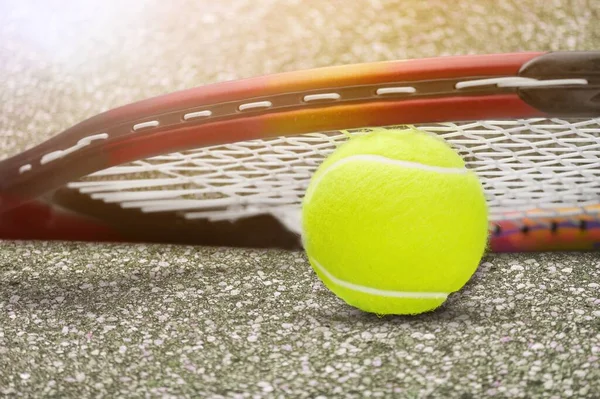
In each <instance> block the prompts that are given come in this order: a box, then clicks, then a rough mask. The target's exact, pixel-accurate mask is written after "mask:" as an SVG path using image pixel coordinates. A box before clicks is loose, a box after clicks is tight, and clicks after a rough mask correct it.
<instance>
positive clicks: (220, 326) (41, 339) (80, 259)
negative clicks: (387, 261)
mask: <svg viewBox="0 0 600 399" xmlns="http://www.w3.org/2000/svg"><path fill="white" fill-rule="evenodd" d="M599 281H600V259H599V258H598V256H597V255H592V254H590V255H572V254H555V255H551V254H545V255H539V256H530V255H520V256H514V255H511V256H508V255H501V256H500V255H497V256H490V257H488V258H486V259H485V260H484V262H483V264H482V266H481V267H480V269H479V270H478V272H477V273H476V275H475V276H474V277H473V279H472V280H471V282H470V283H469V284H468V285H467V287H465V289H464V290H463V291H462V292H460V293H458V294H455V295H453V296H452V297H451V298H450V299H449V301H448V302H447V304H446V305H445V306H444V307H443V308H442V309H441V310H440V311H437V312H434V313H431V314H427V315H422V316H418V317H385V318H378V317H377V316H373V315H368V314H364V313H361V312H359V311H357V310H354V309H352V308H350V307H348V306H346V305H345V304H344V303H343V302H342V301H340V300H338V299H337V298H336V297H334V296H333V295H332V294H331V293H330V292H329V291H327V289H326V288H324V286H323V285H322V284H321V283H320V282H319V281H318V280H317V279H316V278H315V275H314V274H313V272H312V271H311V269H310V267H309V266H307V261H306V258H305V257H304V255H303V254H301V253H297V252H278V251H250V250H247V251H240V250H235V251H232V250H224V249H215V248H192V247H171V246H114V245H81V244H62V245H61V244H46V245H44V244H23V243H6V244H4V245H3V251H2V252H0V292H2V297H1V298H0V308H1V309H2V313H1V314H0V355H1V356H2V357H1V359H2V360H0V386H2V388H0V393H2V394H4V395H7V396H9V397H10V396H17V395H18V393H25V394H30V393H32V392H36V393H37V394H44V395H57V396H70V397H75V396H78V397H97V396H105V397H114V396H119V395H120V396H123V397H144V396H152V397H156V396H158V397H180V396H185V395H188V396H196V397H240V398H242V397H262V396H271V395H273V396H275V395H277V396H279V397H318V396H319V395H323V396H325V397H340V396H347V397H357V398H358V397H365V396H366V397H370V396H373V397H402V398H413V397H440V398H442V397H461V398H481V397H486V396H497V397H527V398H533V397H536V398H537V397H540V398H542V397H544V398H545V397H552V398H565V397H576V398H582V397H590V398H591V397H599V393H600V360H599V359H600V288H599V287H600V286H599V284H598V282H599ZM266 394H269V395H266Z"/></svg>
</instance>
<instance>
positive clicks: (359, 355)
mask: <svg viewBox="0 0 600 399" xmlns="http://www.w3.org/2000/svg"><path fill="white" fill-rule="evenodd" d="M598 20H600V2H599V1H598V0H507V1H491V0H490V1H481V0H477V1H476V0H464V1H460V2H451V1H448V0H427V1H424V0H404V1H391V0H390V1H388V0H372V1H358V0H357V1H352V2H351V1H341V0H331V1H317V0H302V1H299V0H286V1H283V0H277V1H276V0H235V1H229V2H216V1H209V0H200V1H192V0H173V1H171V2H165V1H158V0H148V1H122V0H121V1H118V0H102V1H101V0H86V1H75V0H68V1H67V0H65V1H56V0H48V1H41V0H38V1H36V0H3V1H2V2H0V157H6V156H9V155H11V154H14V153H16V152H18V151H21V150H23V149H25V148H27V147H29V146H31V145H34V144H35V143H38V142H40V141H42V140H44V139H45V138H47V137H50V136H52V135H53V134H55V133H56V132H59V131H61V130H62V129H64V128H67V127H69V126H71V125H72V124H74V123H76V122H79V121H81V120H82V119H85V118H86V117H89V116H92V115H94V114H96V113H98V112H100V111H103V110H106V109H108V108H111V107H115V106H118V105H121V104H125V103H128V102H132V101H135V100H140V99H143V98H147V97H150V96H154V95H158V94H163V93H167V92H171V91H174V90H178V89H184V88H189V87H194V86H198V85H201V84H206V83H211V82H216V81H223V80H228V79H237V78H243V77H249V76H256V75H261V74H266V73H274V72H281V71H289V70H296V69H303V68H311V67H319V66H327V65H339V64H347V63H358V62H370V61H381V60H388V59H404V58H416V57H428V56H438V55H448V54H473V53H490V52H508V51H522V50H586V49H598V44H599V43H600V24H598V23H597V21H598ZM599 284H600V255H598V254H591V253H590V254H577V253H572V254H522V255H489V256H488V257H486V259H484V261H483V262H482V266H481V267H480V269H479V271H478V272H477V273H476V275H475V276H474V278H473V280H472V281H471V282H470V283H469V284H468V285H467V286H466V287H465V289H464V290H463V291H461V292H460V293H457V294H455V295H453V296H452V297H451V298H450V300H449V301H448V302H447V304H446V305H445V306H444V307H443V308H442V309H441V310H439V311H437V312H434V313H431V314H427V315H421V316H418V317H386V318H378V317H377V316H373V315H368V314H363V313H361V312H359V311H357V310H354V309H352V308H350V307H348V306H346V305H345V304H344V303H343V302H341V301H340V300H338V299H337V298H336V297H335V296H333V295H332V294H331V293H330V292H329V291H327V290H326V289H325V288H324V286H323V285H322V284H321V283H320V282H319V280H318V279H317V277H316V276H315V275H314V273H313V272H312V270H311V268H310V266H309V265H308V263H307V261H306V258H305V257H304V255H303V254H302V253H298V252H282V251H251V250H234V249H224V248H201V247H177V246H160V245H151V246H142V245H108V244H103V245H92V244H81V243H57V242H54V243H45V242H29V243H22V242H0V397H7V398H13V397H31V398H33V397H78V398H87V397H106V398H115V397H161V398H162V397H164V398H171V397H173V398H179V397H207V398H221V397H223V398H245V397H252V398H254V397H256V398H262V397H292V398H294V397H329V398H337V397H356V398H359V397H393V398H483V397H498V398H504V397H511V398H568V397H571V398H600V360H599V359H600V285H599Z"/></svg>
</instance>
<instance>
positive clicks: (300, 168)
mask: <svg viewBox="0 0 600 399" xmlns="http://www.w3.org/2000/svg"><path fill="white" fill-rule="evenodd" d="M401 125H414V126H416V127H417V128H419V129H422V130H425V131H427V132H430V133H431V134H437V135H440V136H442V137H443V138H444V139H445V140H446V141H447V142H448V143H449V144H450V145H451V146H453V147H454V148H455V149H456V151H458V152H459V153H460V154H461V155H462V156H463V158H464V159H465V161H466V164H467V167H469V168H471V169H473V170H474V171H475V172H476V173H477V174H478V176H479V177H480V179H481V181H482V183H483V186H484V188H485V192H486V196H487V201H488V204H489V208H490V249H491V250H493V251H498V252H506V251H545V250H593V249H599V248H600V52H550V53H515V54H496V55H477V56H458V57H440V58H431V59H421V60H408V61H392V62H383V63H372V64H363V65H349V66H339V67H329V68H322V69H315V70H305V71H298V72H290V73H283V74H277V75H270V76H265V77H258V78H253V79H246V80H240V81H231V82H224V83H219V84H214V85H209V86H205V87H199V88H195V89H191V90H187V91H181V92H176V93H172V94H168V95H164V96H161V97H157V98H152V99H148V100H145V101H141V102H137V103H134V104H130V105H126V106H123V107H120V108H116V109H113V110H110V111H108V112H105V113H102V114H100V115H97V116H95V117H92V118H90V119H88V120H86V121H83V122H81V123H79V124H77V125H75V126H73V127H71V128H69V129H67V130H66V131H64V132H62V133H60V134H58V135H56V136H54V137H53V138H51V139H49V140H47V141H46V142H44V143H42V144H40V145H37V146H35V147H33V148H30V149H28V150H26V151H24V152H22V153H20V154H18V155H16V156H13V157H12V158H9V159H6V160H4V161H2V162H1V163H0V238H2V239H44V240H47V239H51V240H54V239H57V240H90V241H130V242H140V241H143V242H168V243H185V244H203V245H227V246H246V247H278V248H299V247H300V245H301V241H300V238H299V222H298V220H299V216H298V215H299V212H300V203H301V200H302V197H303V195H304V191H305V189H306V187H307V185H308V182H309V179H310V177H311V175H312V173H313V172H314V171H315V170H316V168H317V167H318V166H319V164H320V163H321V162H322V161H323V159H324V158H325V157H326V156H327V155H328V154H330V153H331V152H332V151H333V150H334V149H335V148H336V147H337V146H339V145H340V144H342V143H343V142H344V141H345V140H347V139H348V133H350V134H368V132H369V128H373V127H389V126H396V127H397V126H401Z"/></svg>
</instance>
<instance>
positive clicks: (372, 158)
mask: <svg viewBox="0 0 600 399" xmlns="http://www.w3.org/2000/svg"><path fill="white" fill-rule="evenodd" d="M357 160H358V161H367V162H377V163H383V164H387V165H392V166H399V167H402V168H409V169H418V170H422V171H426V172H434V173H443V174H453V175H462V174H467V173H469V169H467V168H465V167H462V168H449V167H448V168H446V167H443V166H431V165H424V164H422V163H419V162H411V161H401V160H397V159H391V158H387V157H384V156H381V155H367V154H362V155H351V156H349V157H346V158H343V159H340V160H339V161H336V162H334V163H333V164H332V165H330V166H329V167H328V168H327V169H325V170H324V171H323V173H321V174H320V175H319V177H317V179H316V180H315V182H314V184H313V189H312V190H311V193H308V192H307V193H306V196H305V198H304V201H305V202H308V201H309V200H310V197H311V196H312V192H313V191H314V190H315V188H316V187H317V186H318V185H319V183H320V182H321V179H323V177H324V176H325V175H327V173H329V172H331V171H333V170H335V169H337V168H338V167H340V166H343V165H345V164H347V163H348V162H353V161H357Z"/></svg>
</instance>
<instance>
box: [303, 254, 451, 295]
mask: <svg viewBox="0 0 600 399" xmlns="http://www.w3.org/2000/svg"><path fill="white" fill-rule="evenodd" d="M310 260H311V262H312V264H313V265H315V266H316V267H317V268H318V269H319V271H320V272H321V273H323V274H324V275H325V277H327V278H328V279H329V280H331V281H332V282H333V283H334V284H336V285H339V286H340V287H344V288H348V289H350V290H352V291H358V292H361V293H363V294H369V295H377V296H385V297H391V298H412V299H444V300H445V299H446V298H447V297H448V294H447V293H445V292H409V291H390V290H381V289H378V288H373V287H366V286H364V285H358V284H354V283H350V282H348V281H344V280H340V279H339V278H337V277H335V276H334V275H333V274H331V273H329V272H328V271H327V270H326V269H325V268H324V267H323V266H322V265H321V264H320V263H319V262H317V261H316V260H315V259H314V258H312V257H311V258H310Z"/></svg>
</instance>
